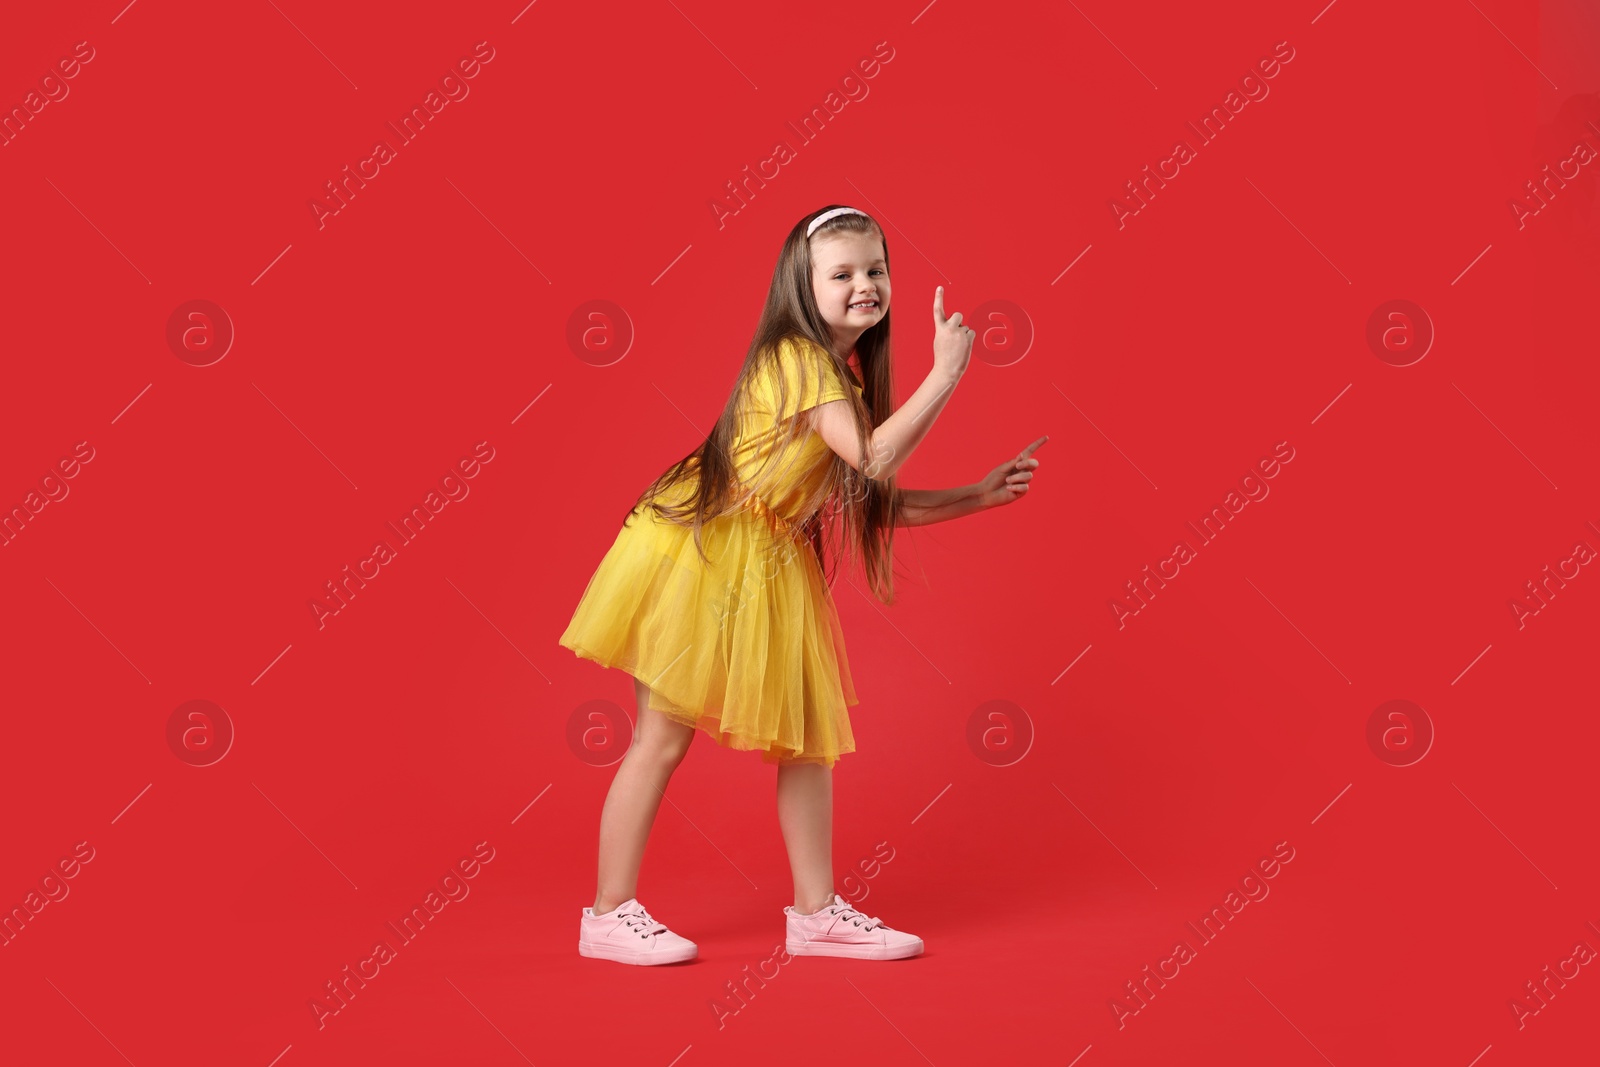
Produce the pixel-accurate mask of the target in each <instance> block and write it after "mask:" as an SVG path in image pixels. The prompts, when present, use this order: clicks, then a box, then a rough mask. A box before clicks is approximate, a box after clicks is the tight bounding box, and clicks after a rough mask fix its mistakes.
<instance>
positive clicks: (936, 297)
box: [933, 285, 977, 378]
mask: <svg viewBox="0 0 1600 1067" xmlns="http://www.w3.org/2000/svg"><path fill="white" fill-rule="evenodd" d="M976 336H977V333H976V332H975V331H973V330H972V328H971V327H968V326H963V325H962V324H961V312H959V311H958V312H956V313H955V314H954V315H951V316H950V317H949V318H948V319H947V318H945V317H944V286H942V285H938V286H935V287H934V290H933V366H934V369H936V370H940V371H943V372H945V373H946V374H949V375H952V376H954V377H956V378H959V377H961V376H962V375H963V374H965V373H966V372H967V363H968V362H969V361H970V360H971V359H972V339H973V338H974V337H976Z"/></svg>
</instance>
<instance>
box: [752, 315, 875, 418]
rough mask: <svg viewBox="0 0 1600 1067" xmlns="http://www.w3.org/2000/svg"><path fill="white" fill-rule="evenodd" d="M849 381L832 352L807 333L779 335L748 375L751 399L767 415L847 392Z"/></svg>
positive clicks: (792, 411) (795, 409)
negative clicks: (753, 370) (843, 374)
mask: <svg viewBox="0 0 1600 1067" xmlns="http://www.w3.org/2000/svg"><path fill="white" fill-rule="evenodd" d="M851 384H854V383H850V382H848V380H847V379H846V378H844V377H842V376H841V373H840V371H839V369H838V367H837V366H836V365H835V361H834V358H833V355H832V353H830V352H829V351H828V350H827V349H826V348H824V347H822V345H820V344H818V343H817V342H815V341H813V340H811V339H810V338H809V337H806V336H804V335H803V334H794V335H789V336H785V337H782V338H779V340H778V341H777V343H776V344H774V345H773V346H772V350H771V351H769V352H766V353H764V357H763V359H762V361H761V363H760V365H759V366H757V367H756V368H755V372H754V373H753V375H752V377H751V382H750V388H751V399H752V401H753V404H754V406H755V408H757V409H758V410H759V411H761V412H763V413H765V414H767V415H778V416H780V417H788V416H791V415H793V414H795V413H796V412H798V411H801V410H804V409H805V408H809V407H813V406H815V405H817V404H821V403H826V402H828V401H830V400H838V399H842V398H844V397H846V396H848V395H849V392H848V389H849V385H851ZM780 392H781V394H782V395H781V398H780ZM779 408H782V411H781V412H780V411H779Z"/></svg>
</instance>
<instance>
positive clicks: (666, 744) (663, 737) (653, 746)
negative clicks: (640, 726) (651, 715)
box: [633, 730, 694, 770]
mask: <svg viewBox="0 0 1600 1067" xmlns="http://www.w3.org/2000/svg"><path fill="white" fill-rule="evenodd" d="M693 740H694V731H693V730H685V731H684V732H682V733H677V732H674V733H671V734H656V735H655V736H653V737H638V738H635V739H634V743H633V749H634V751H635V752H637V753H638V754H639V757H640V758H641V759H643V760H645V761H647V762H648V763H650V764H651V765H652V766H656V767H664V768H666V769H668V770H671V769H673V768H675V767H677V765H678V764H680V763H682V762H683V757H684V756H687V755H688V754H689V743H690V742H691V741H693Z"/></svg>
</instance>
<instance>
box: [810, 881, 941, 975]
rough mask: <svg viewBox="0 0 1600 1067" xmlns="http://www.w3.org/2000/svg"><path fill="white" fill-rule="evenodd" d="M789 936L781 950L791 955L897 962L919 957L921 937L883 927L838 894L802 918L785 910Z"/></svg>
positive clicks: (879, 921)
mask: <svg viewBox="0 0 1600 1067" xmlns="http://www.w3.org/2000/svg"><path fill="white" fill-rule="evenodd" d="M783 914H784V916H785V919H786V921H787V925H788V933H787V937H786V940H785V942H784V947H785V948H786V949H787V950H788V952H789V955H791V956H848V957H850V958H851V959H856V960H898V959H904V958H905V957H907V956H916V955H920V954H921V952H922V938H920V937H917V936H916V935H915V934H908V933H906V932H905V931H903V930H896V929H894V928H892V927H889V926H885V925H884V923H883V920H882V919H879V918H875V917H874V916H871V915H863V914H861V913H860V912H859V911H857V910H856V909H854V908H852V907H851V906H850V905H849V904H848V903H846V902H845V899H844V898H843V897H841V896H840V895H839V894H837V893H835V894H834V895H833V903H832V904H830V905H828V906H827V907H826V908H823V909H822V910H821V911H818V912H813V913H812V914H810V915H802V914H801V913H800V912H798V911H795V910H794V907H793V905H791V906H789V907H787V908H784V909H783Z"/></svg>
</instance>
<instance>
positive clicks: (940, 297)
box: [933, 285, 944, 326]
mask: <svg viewBox="0 0 1600 1067" xmlns="http://www.w3.org/2000/svg"><path fill="white" fill-rule="evenodd" d="M933 324H934V325H935V326H942V325H944V286H942V285H936V286H934V287H933Z"/></svg>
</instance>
